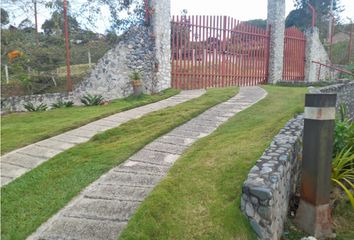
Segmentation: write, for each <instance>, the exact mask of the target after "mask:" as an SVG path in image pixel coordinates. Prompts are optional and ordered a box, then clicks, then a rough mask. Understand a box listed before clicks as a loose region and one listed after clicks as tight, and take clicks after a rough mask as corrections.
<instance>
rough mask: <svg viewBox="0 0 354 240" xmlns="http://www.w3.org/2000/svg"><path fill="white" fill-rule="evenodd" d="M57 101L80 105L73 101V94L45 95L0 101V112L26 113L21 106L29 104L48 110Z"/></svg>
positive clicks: (15, 97) (78, 101)
mask: <svg viewBox="0 0 354 240" xmlns="http://www.w3.org/2000/svg"><path fill="white" fill-rule="evenodd" d="M58 101H64V102H67V101H73V102H74V103H76V104H80V100H78V99H75V98H74V95H73V93H47V94H38V95H28V96H14V97H8V98H5V99H2V100H1V112H7V111H9V112H11V111H26V109H25V108H24V107H23V105H24V104H26V103H29V102H30V103H32V104H33V105H34V106H38V105H40V104H41V103H43V104H46V105H47V106H48V107H49V108H50V107H51V105H52V104H53V103H57V102H58Z"/></svg>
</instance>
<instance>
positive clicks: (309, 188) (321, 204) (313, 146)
mask: <svg viewBox="0 0 354 240" xmlns="http://www.w3.org/2000/svg"><path fill="white" fill-rule="evenodd" d="M336 98H337V95H336V94H320V93H316V94H306V98H305V116H304V137H303V160H302V172H301V199H300V205H299V208H298V210H297V212H296V218H295V223H296V225H297V226H298V227H299V228H300V229H301V230H303V231H305V232H306V233H308V234H311V235H312V236H314V237H316V238H327V237H332V235H333V234H332V227H331V211H330V206H329V200H330V191H331V161H332V154H333V134H334V127H335V112H336V108H335V106H336Z"/></svg>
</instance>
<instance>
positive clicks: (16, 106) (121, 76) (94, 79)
mask: <svg viewBox="0 0 354 240" xmlns="http://www.w3.org/2000/svg"><path fill="white" fill-rule="evenodd" d="M149 6H150V14H151V16H150V18H151V21H150V22H151V24H150V25H149V26H134V27H132V28H130V29H129V30H128V31H127V32H125V33H124V34H123V35H122V36H121V40H120V41H119V43H118V44H117V45H116V46H115V47H114V48H113V49H111V50H109V51H108V52H107V53H106V54H105V55H104V56H103V57H102V58H101V59H100V60H99V61H98V63H97V65H96V67H95V68H94V69H93V70H92V72H91V73H90V76H89V77H88V78H87V79H85V80H84V81H82V82H81V83H80V84H79V85H78V86H75V88H74V90H73V92H71V93H54V94H42V95H31V96H18V97H10V98H6V99H2V106H5V107H4V108H2V111H4V110H5V111H24V110H25V109H24V107H23V104H24V103H26V102H32V103H33V104H34V105H39V104H40V103H44V104H47V105H48V106H50V105H51V104H53V103H55V102H57V101H58V100H61V99H63V100H65V101H69V100H70V101H73V102H74V103H75V104H76V105H79V104H81V102H80V98H81V97H82V96H84V95H86V94H91V95H102V96H103V97H104V99H105V100H112V99H117V98H123V97H127V96H129V95H131V94H132V92H133V88H132V85H131V83H130V79H129V75H130V74H131V73H132V72H133V71H134V70H138V71H140V72H141V75H142V81H143V91H144V92H145V93H156V92H160V91H162V90H164V89H167V88H170V87H171V63H170V58H171V49H170V41H171V37H170V34H171V33H170V32H171V30H170V28H171V26H170V0H150V1H149Z"/></svg>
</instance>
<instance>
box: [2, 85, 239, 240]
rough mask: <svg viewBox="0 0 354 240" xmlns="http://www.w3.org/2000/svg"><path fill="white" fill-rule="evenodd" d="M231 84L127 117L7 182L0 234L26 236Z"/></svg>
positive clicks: (6, 239) (218, 98)
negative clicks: (151, 111) (135, 116)
mask: <svg viewBox="0 0 354 240" xmlns="http://www.w3.org/2000/svg"><path fill="white" fill-rule="evenodd" d="M236 89H237V88H224V89H211V90H208V91H207V93H206V94H204V95H203V96H201V97H199V98H196V99H193V100H190V101H188V102H185V103H182V104H179V105H177V106H175V107H171V108H166V109H163V110H160V111H157V112H153V113H150V114H148V115H146V116H143V117H142V118H139V119H136V120H131V121H129V122H127V123H125V124H122V125H121V126H119V127H117V128H114V129H111V130H108V131H106V132H104V133H100V134H98V135H96V136H95V137H93V138H92V139H91V140H90V141H89V142H87V143H84V144H80V145H77V146H75V147H73V148H71V149H69V150H67V151H65V152H63V153H61V154H58V155H57V156H55V157H54V158H52V159H50V160H49V161H47V162H45V163H43V164H42V165H40V166H39V167H37V168H35V169H34V170H32V171H30V172H28V173H26V174H25V175H23V176H21V177H19V178H18V179H16V180H15V181H13V182H11V183H9V184H8V185H6V186H5V187H3V188H2V189H1V194H2V198H1V206H2V209H1V210H2V211H1V221H2V222H1V223H2V227H1V239H2V240H10V239H11V240H16V239H25V238H26V237H27V236H28V235H29V234H31V233H32V232H34V231H35V230H36V229H37V228H38V227H39V226H40V225H41V224H42V223H43V222H45V221H46V220H48V218H50V217H51V216H52V215H53V214H55V213H56V212H57V211H58V210H60V209H61V208H63V207H64V206H65V205H66V204H67V203H68V202H69V201H70V200H71V199H72V198H73V197H75V196H76V195H77V194H78V193H79V192H80V191H81V190H82V189H83V188H84V187H86V186H88V185H89V184H90V183H92V182H93V181H95V180H96V179H97V178H99V177H100V176H101V175H102V174H103V173H105V172H107V171H108V170H109V169H111V168H112V167H115V166H117V165H118V164H120V163H121V162H123V161H125V160H126V159H127V158H128V157H130V156H131V155H133V154H134V153H135V152H137V151H138V150H140V149H141V148H143V147H144V146H145V145H146V144H147V143H149V142H151V141H152V140H154V139H156V138H157V137H159V136H161V135H163V134H165V133H167V132H169V131H171V130H172V129H173V128H175V127H177V126H179V125H181V124H183V123H185V122H187V121H188V120H189V119H191V118H193V117H195V116H197V115H199V114H200V113H202V112H203V111H205V110H206V109H208V108H210V107H212V106H214V105H216V104H218V103H220V102H223V101H226V100H227V99H229V98H230V97H232V96H234V95H235V92H236Z"/></svg>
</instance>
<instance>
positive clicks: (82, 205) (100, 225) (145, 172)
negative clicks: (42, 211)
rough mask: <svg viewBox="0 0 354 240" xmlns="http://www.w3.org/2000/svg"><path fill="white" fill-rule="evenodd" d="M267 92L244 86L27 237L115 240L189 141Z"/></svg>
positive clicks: (99, 182)
mask: <svg viewBox="0 0 354 240" xmlns="http://www.w3.org/2000/svg"><path fill="white" fill-rule="evenodd" d="M265 96H266V92H265V91H264V90H263V89H261V88H259V87H247V88H241V91H240V93H239V94H238V95H237V96H235V97H233V98H231V99H230V100H228V101H226V102H225V103H222V104H219V105H217V106H215V107H213V108H211V109H210V110H208V111H206V112H204V113H202V114H201V115H199V116H198V117H196V118H194V119H192V120H191V121H189V122H187V123H185V124H183V125H182V126H180V127H177V128H176V129H174V130H172V131H171V132H169V133H167V134H166V135H164V136H162V137H160V138H158V139H156V140H155V141H153V142H151V143H150V144H148V145H146V146H145V147H144V148H143V149H142V150H140V151H139V152H137V153H136V154H134V155H133V156H131V157H130V158H129V159H127V161H125V162H124V163H122V164H120V165H119V166H117V167H115V168H113V169H111V170H110V171H109V172H107V173H106V174H104V175H103V176H101V177H100V178H99V179H98V180H96V181H95V182H93V183H92V184H91V185H90V186H88V187H87V188H86V189H84V190H83V191H82V193H81V194H79V196H77V197H76V198H75V199H73V200H72V201H71V202H70V203H69V204H68V205H67V206H66V207H64V208H63V209H62V210H60V211H59V212H58V213H57V214H56V215H54V216H53V217H52V218H51V219H50V220H49V221H48V222H46V223H44V224H43V225H42V226H41V227H40V228H38V229H37V231H36V232H35V233H34V234H32V235H31V236H30V237H29V238H28V239H30V240H34V239H36V240H38V239H45V240H50V239H63V240H69V239H78V240H81V239H82V240H84V239H96V240H106V239H117V238H118V237H119V234H120V233H121V231H122V230H123V228H124V226H125V225H126V224H127V222H128V220H129V219H130V217H131V216H132V215H133V214H134V211H135V210H136V209H137V207H138V206H139V204H140V203H141V202H142V201H143V200H144V199H145V198H146V197H147V196H148V194H149V193H150V192H151V191H152V189H153V187H154V186H156V184H158V182H159V181H161V179H162V178H163V177H164V176H165V175H166V174H167V172H168V170H169V168H170V167H171V166H172V165H173V163H174V162H175V161H176V160H177V159H178V158H179V157H180V156H181V154H182V153H183V152H184V151H185V150H186V149H187V148H188V147H189V146H190V145H191V144H193V143H194V142H195V141H197V140H198V138H201V137H204V136H207V135H208V134H210V133H211V132H213V131H214V130H215V129H216V128H217V127H218V126H220V125H221V124H222V123H224V122H226V121H227V120H228V119H229V118H230V117H232V116H234V115H235V114H236V113H237V112H239V111H241V110H242V109H244V108H246V107H249V106H251V105H253V104H254V103H256V102H257V101H259V100H261V99H262V98H264V97H265ZM74 231H75V232H74Z"/></svg>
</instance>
